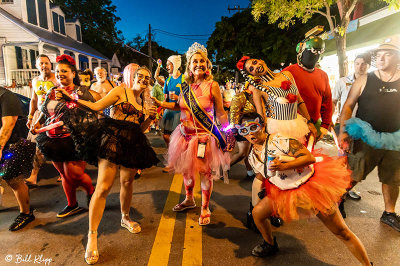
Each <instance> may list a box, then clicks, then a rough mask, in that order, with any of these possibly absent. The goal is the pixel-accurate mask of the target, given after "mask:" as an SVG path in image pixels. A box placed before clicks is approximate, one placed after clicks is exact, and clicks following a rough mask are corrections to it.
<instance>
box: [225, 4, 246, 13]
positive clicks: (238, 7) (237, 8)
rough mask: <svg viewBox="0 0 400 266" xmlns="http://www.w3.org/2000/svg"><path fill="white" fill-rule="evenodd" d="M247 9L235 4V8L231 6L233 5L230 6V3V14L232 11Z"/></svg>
mask: <svg viewBox="0 0 400 266" xmlns="http://www.w3.org/2000/svg"><path fill="white" fill-rule="evenodd" d="M245 9H246V8H240V6H234V7H233V8H231V7H229V5H228V11H229V14H230V13H231V11H237V12H240V11H242V10H245Z"/></svg>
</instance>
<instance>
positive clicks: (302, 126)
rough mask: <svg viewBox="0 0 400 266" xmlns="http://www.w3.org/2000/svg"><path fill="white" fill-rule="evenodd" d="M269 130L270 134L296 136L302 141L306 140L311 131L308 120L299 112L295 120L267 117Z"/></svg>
mask: <svg viewBox="0 0 400 266" xmlns="http://www.w3.org/2000/svg"><path fill="white" fill-rule="evenodd" d="M267 130H268V133H269V134H277V133H279V134H281V135H284V136H286V137H290V138H295V139H297V140H298V141H300V142H301V143H304V142H305V140H306V135H307V134H308V133H309V132H310V130H309V129H308V126H307V120H306V119H305V118H304V117H303V116H301V115H300V114H297V118H296V119H293V120H277V119H273V118H268V119H267Z"/></svg>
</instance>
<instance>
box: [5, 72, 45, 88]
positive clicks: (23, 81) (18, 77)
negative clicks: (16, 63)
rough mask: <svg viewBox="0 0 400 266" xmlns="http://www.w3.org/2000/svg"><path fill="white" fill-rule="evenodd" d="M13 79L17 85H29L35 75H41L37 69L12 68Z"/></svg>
mask: <svg viewBox="0 0 400 266" xmlns="http://www.w3.org/2000/svg"><path fill="white" fill-rule="evenodd" d="M10 72H11V81H12V80H15V82H16V84H17V86H18V87H19V86H27V85H29V82H30V81H32V79H33V78H34V77H37V76H39V74H40V73H39V70H37V69H16V70H11V71H10Z"/></svg>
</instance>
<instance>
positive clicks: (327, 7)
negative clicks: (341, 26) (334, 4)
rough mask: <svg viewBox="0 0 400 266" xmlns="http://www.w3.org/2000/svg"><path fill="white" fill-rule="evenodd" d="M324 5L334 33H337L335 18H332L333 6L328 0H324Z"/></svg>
mask: <svg viewBox="0 0 400 266" xmlns="http://www.w3.org/2000/svg"><path fill="white" fill-rule="evenodd" d="M324 6H325V8H326V16H325V17H326V20H328V24H329V28H330V30H331V32H332V33H335V26H336V25H334V24H333V20H332V16H331V7H330V6H329V5H328V3H327V2H326V0H324Z"/></svg>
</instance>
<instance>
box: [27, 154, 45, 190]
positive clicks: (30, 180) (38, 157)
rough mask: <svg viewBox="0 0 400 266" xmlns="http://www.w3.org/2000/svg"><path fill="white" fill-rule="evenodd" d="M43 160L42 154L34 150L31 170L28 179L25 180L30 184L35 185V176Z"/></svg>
mask: <svg viewBox="0 0 400 266" xmlns="http://www.w3.org/2000/svg"><path fill="white" fill-rule="evenodd" d="M44 163H45V160H44V156H43V154H42V153H41V152H40V150H39V149H38V148H36V153H35V156H34V157H33V169H32V172H31V175H30V176H29V178H27V179H25V180H26V181H27V182H28V183H30V184H37V176H38V174H39V170H40V168H41V167H42V166H43V165H44Z"/></svg>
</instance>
